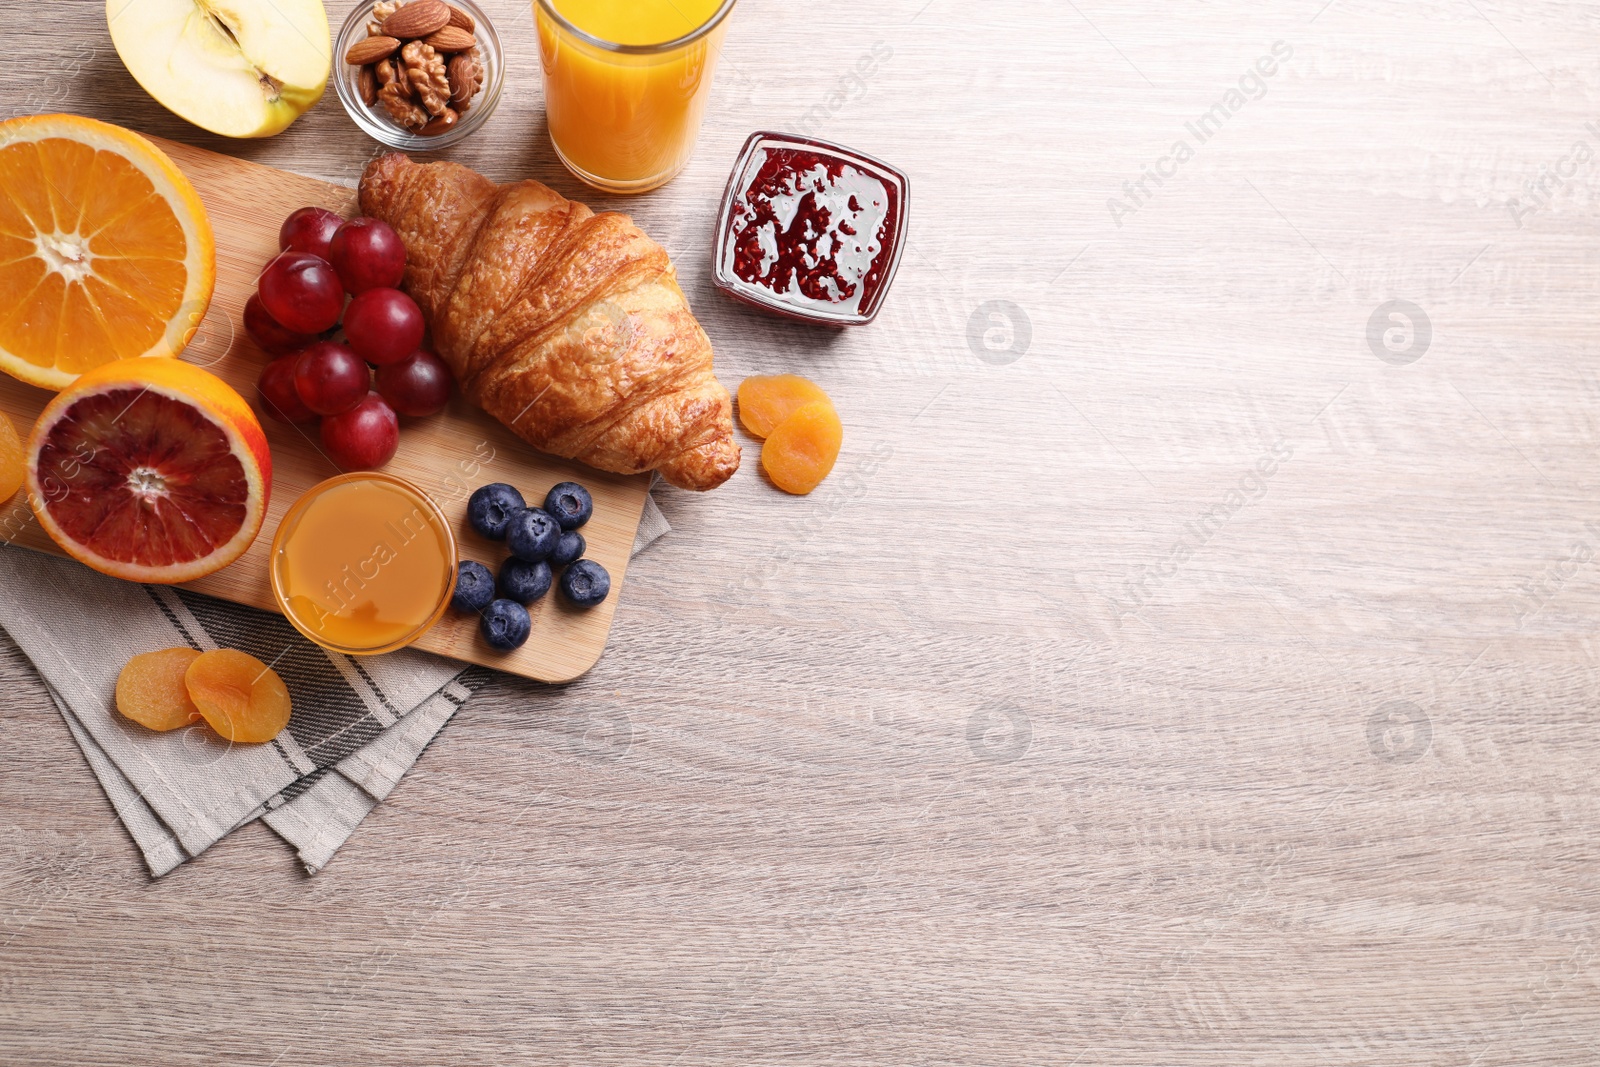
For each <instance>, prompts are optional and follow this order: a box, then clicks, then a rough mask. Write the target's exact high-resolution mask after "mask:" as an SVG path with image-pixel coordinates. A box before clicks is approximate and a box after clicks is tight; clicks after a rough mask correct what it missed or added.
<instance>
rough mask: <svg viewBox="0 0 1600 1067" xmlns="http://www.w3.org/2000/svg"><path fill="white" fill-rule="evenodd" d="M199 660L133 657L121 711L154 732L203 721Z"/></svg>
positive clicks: (171, 654)
mask: <svg viewBox="0 0 1600 1067" xmlns="http://www.w3.org/2000/svg"><path fill="white" fill-rule="evenodd" d="M0 417H3V416H0ZM0 488H4V487H3V486H0ZM199 658H200V653H199V652H197V651H195V650H194V649H192V648H164V649H162V650H161V651H160V652H146V653H144V654H143V655H139V656H135V657H133V658H132V659H130V660H129V661H128V665H127V666H126V667H124V668H122V673H121V674H119V675H117V710H118V711H120V712H122V714H124V715H126V716H127V717H128V718H130V719H132V720H133V721H134V722H136V723H138V724H139V725H140V726H146V727H149V728H150V729H152V730H176V729H177V728H178V727H180V726H188V725H189V724H190V723H191V722H194V721H195V720H196V719H198V718H200V709H199V708H197V707H195V706H194V701H193V700H190V699H189V689H188V687H187V686H185V685H184V684H183V676H184V672H185V671H187V670H188V669H189V665H190V664H192V663H193V662H194V661H195V660H197V659H199Z"/></svg>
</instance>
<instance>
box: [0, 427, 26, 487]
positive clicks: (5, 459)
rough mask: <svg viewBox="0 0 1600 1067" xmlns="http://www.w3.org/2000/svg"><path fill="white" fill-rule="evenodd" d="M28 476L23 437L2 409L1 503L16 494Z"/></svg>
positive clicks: (0, 429) (0, 449)
mask: <svg viewBox="0 0 1600 1067" xmlns="http://www.w3.org/2000/svg"><path fill="white" fill-rule="evenodd" d="M27 476H28V464H27V460H26V458H25V457H24V454H23V451H22V438H20V437H18V436H17V428H16V427H15V426H13V425H11V420H10V419H8V418H6V413H5V412H3V411H0V504H4V503H5V502H6V501H8V500H10V499H11V498H12V497H13V496H15V495H16V493H17V490H18V489H21V488H22V483H23V482H24V481H25V480H26V479H27Z"/></svg>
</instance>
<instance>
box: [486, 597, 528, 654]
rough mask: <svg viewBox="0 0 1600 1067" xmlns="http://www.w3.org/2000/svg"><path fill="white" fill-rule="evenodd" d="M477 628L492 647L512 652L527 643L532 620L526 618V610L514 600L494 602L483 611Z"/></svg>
mask: <svg viewBox="0 0 1600 1067" xmlns="http://www.w3.org/2000/svg"><path fill="white" fill-rule="evenodd" d="M479 628H480V629H481V630H483V639H484V640H485V641H487V642H489V644H490V645H491V646H492V647H494V648H497V649H499V650H500V651H501V652H512V651H515V650H516V649H519V648H521V647H522V646H523V645H524V644H526V643H527V640H528V631H530V630H532V629H533V620H532V619H530V618H528V609H527V608H525V607H523V606H522V605H521V604H518V603H517V602H516V601H515V600H496V601H494V602H493V603H492V604H490V605H489V606H488V607H487V608H485V609H484V611H483V621H482V622H481V623H480V624H479Z"/></svg>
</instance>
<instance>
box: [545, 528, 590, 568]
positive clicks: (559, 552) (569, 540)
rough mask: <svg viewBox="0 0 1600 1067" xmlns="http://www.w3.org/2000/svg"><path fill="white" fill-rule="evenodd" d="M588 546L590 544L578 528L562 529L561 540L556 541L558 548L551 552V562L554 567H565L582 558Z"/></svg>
mask: <svg viewBox="0 0 1600 1067" xmlns="http://www.w3.org/2000/svg"><path fill="white" fill-rule="evenodd" d="M588 548H589V546H588V544H586V543H585V542H584V540H583V534H581V533H579V532H578V531H577V530H562V531H561V540H559V541H557V542H556V550H555V551H554V552H552V553H551V554H550V564H551V566H554V567H565V566H566V565H567V564H569V563H572V562H574V561H576V560H580V559H582V558H583V554H584V552H586V551H588Z"/></svg>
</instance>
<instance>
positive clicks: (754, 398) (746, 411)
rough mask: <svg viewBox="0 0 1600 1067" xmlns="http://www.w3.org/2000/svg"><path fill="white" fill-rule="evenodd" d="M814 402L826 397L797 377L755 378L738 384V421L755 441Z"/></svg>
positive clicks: (782, 375) (812, 383) (810, 383)
mask: <svg viewBox="0 0 1600 1067" xmlns="http://www.w3.org/2000/svg"><path fill="white" fill-rule="evenodd" d="M818 400H822V401H827V400H828V394H827V393H824V392H823V391H822V388H821V386H819V385H817V383H816V382H813V381H808V380H807V379H805V378H802V377H800V376H799V375H798V374H758V375H755V376H753V377H750V378H746V379H745V380H744V381H743V382H741V383H739V421H740V422H741V423H742V424H743V425H744V428H745V429H747V430H749V431H750V432H751V433H753V434H755V435H756V436H757V437H766V436H767V435H768V434H770V433H772V431H773V430H775V429H777V428H778V424H779V423H781V422H782V421H783V420H784V419H787V418H788V417H789V416H790V415H793V414H794V413H795V412H796V411H798V410H800V409H801V408H802V407H804V406H805V405H807V404H812V403H815V402H816V401H818ZM829 402H830V403H831V401H829Z"/></svg>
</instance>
